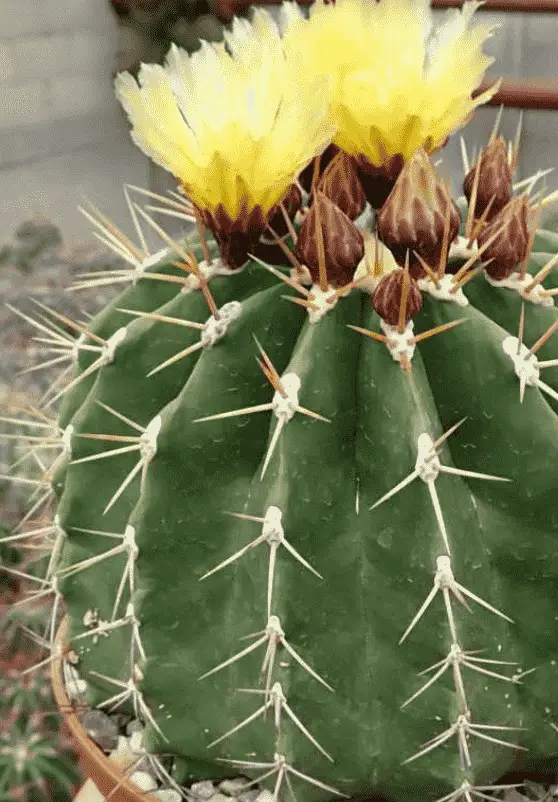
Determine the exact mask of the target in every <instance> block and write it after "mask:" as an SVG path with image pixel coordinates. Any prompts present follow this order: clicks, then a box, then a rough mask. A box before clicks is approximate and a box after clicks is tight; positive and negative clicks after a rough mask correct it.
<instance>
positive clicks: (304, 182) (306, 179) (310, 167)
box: [298, 144, 339, 192]
mask: <svg viewBox="0 0 558 802" xmlns="http://www.w3.org/2000/svg"><path fill="white" fill-rule="evenodd" d="M338 153H339V148H338V147H337V145H333V144H331V145H328V146H327V148H326V149H325V150H324V152H323V153H322V155H321V156H320V168H319V175H323V173H324V171H325V169H326V167H327V166H328V164H329V163H330V161H331V160H332V159H333V157H334V156H336V155H337V154H338ZM313 175H314V159H312V161H311V162H310V164H307V165H306V167H305V168H304V170H303V171H302V172H301V173H300V175H299V176H298V182H299V184H300V186H301V187H302V188H303V189H304V191H305V192H310V189H311V188H312V177H313Z"/></svg>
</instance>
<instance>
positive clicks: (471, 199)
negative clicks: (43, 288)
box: [30, 0, 558, 802]
mask: <svg viewBox="0 0 558 802" xmlns="http://www.w3.org/2000/svg"><path fill="white" fill-rule="evenodd" d="M475 6H476V4H475V3H472V4H471V3H467V4H465V6H464V7H463V9H462V10H461V11H455V12H448V13H449V16H448V19H447V21H446V22H445V23H443V25H442V27H441V28H440V29H438V30H437V31H436V36H435V37H434V38H433V40H432V42H431V44H430V46H429V48H428V54H429V61H428V66H427V68H425V69H426V72H424V74H423V62H424V53H425V45H424V40H423V35H424V31H425V30H428V25H427V22H428V14H429V9H428V3H427V2H426V0H424V2H423V1H422V0H421V2H418V3H417V2H411V0H382V2H381V3H379V4H373V3H372V4H366V3H364V2H362V3H361V2H360V0H337V2H336V3H335V4H334V5H321V4H319V5H316V6H314V7H313V8H312V10H311V13H310V15H309V18H308V19H305V18H303V16H302V15H300V14H299V13H298V12H297V10H296V6H294V4H289V3H285V4H284V5H283V7H282V15H283V17H282V27H281V31H280V32H279V29H278V28H277V27H276V25H275V23H273V22H272V21H271V19H270V18H269V17H268V15H267V14H266V13H265V12H262V11H257V12H255V14H254V16H253V19H252V22H251V23H246V22H242V23H238V24H235V25H233V28H232V32H230V33H227V34H226V37H225V38H226V44H227V47H228V50H226V49H225V48H222V47H220V46H210V45H204V46H202V48H201V50H200V51H198V53H196V54H194V55H193V56H191V57H188V56H187V55H185V54H184V53H182V52H181V51H180V50H179V49H177V48H173V49H171V51H170V53H169V56H168V62H167V66H166V67H162V66H159V65H144V66H143V67H142V70H141V71H140V75H139V81H140V85H139V86H138V84H136V82H135V80H134V79H132V78H131V77H130V76H126V75H123V76H119V79H118V81H117V94H118V97H119V99H120V100H121V102H122V103H123V105H124V107H125V109H126V111H127V112H128V114H129V116H130V119H131V121H132V124H133V132H132V135H133V138H134V141H135V142H136V143H137V144H138V145H139V146H140V147H141V148H142V149H143V150H145V152H146V153H148V154H149V155H150V156H151V157H152V158H153V159H155V160H156V161H158V162H159V163H160V164H162V165H163V166H164V167H165V168H166V169H168V170H169V171H171V172H172V173H173V174H174V175H175V176H176V177H177V179H178V182H179V188H180V193H179V194H175V195H174V196H173V199H172V200H167V206H166V210H167V212H168V213H169V214H174V215H182V216H183V217H184V218H186V219H189V220H191V221H195V222H196V227H197V233H196V234H194V235H190V237H189V238H186V239H185V240H183V241H179V242H175V241H173V240H172V239H171V238H170V237H168V235H166V233H165V231H164V229H163V228H162V227H161V226H160V225H159V224H158V223H156V222H155V221H154V220H153V218H152V217H151V216H150V215H149V214H148V213H147V211H146V210H145V209H142V208H141V206H140V205H139V203H135V202H132V201H131V200H130V197H129V195H128V194H127V200H128V202H129V206H130V210H131V212H132V217H133V221H134V224H135V228H136V231H137V235H138V243H134V242H132V241H131V240H130V239H129V238H128V237H126V236H125V235H123V234H122V233H120V232H118V231H116V230H115V229H114V227H113V226H112V225H111V224H110V222H109V221H107V220H106V218H103V217H102V216H100V215H97V216H92V218H91V219H92V220H93V222H94V224H95V226H96V228H97V229H102V232H103V233H102V236H103V238H104V239H105V241H106V243H107V245H109V246H110V247H112V248H113V249H114V250H116V251H118V252H119V253H120V255H122V256H123V258H124V259H126V261H127V262H128V263H129V267H127V268H122V269H121V270H117V271H114V272H112V273H111V274H109V275H107V276H105V277H102V276H101V277H98V276H92V277H90V278H89V279H87V280H83V281H82V282H81V284H80V285H78V286H86V285H87V286H92V285H95V284H102V283H103V282H111V281H114V282H122V283H128V284H129V286H128V288H127V289H125V290H124V291H123V293H122V294H121V295H120V296H119V297H118V298H117V299H116V300H115V301H114V302H112V303H111V304H109V305H108V306H107V307H106V308H105V309H104V310H102V311H101V312H100V313H99V315H98V316H97V317H96V318H94V319H93V320H91V321H88V322H87V325H82V324H80V323H73V324H72V326H73V329H74V331H75V336H76V339H75V340H73V341H72V342H68V338H66V340H65V342H64V343H62V342H60V341H59V340H60V337H61V336H62V335H60V334H59V333H58V334H57V331H58V330H57V327H56V322H57V320H58V318H57V317H56V315H57V313H56V312H54V311H53V312H51V313H50V321H51V322H50V324H49V323H48V322H47V323H44V320H46V319H47V318H48V315H46V316H43V319H42V322H41V323H39V321H37V326H39V325H45V326H46V327H47V328H49V330H50V331H51V334H50V335H49V336H50V337H51V338H52V339H54V340H58V341H59V344H58V348H59V349H61V350H64V349H65V350H66V352H68V353H70V352H71V355H72V358H74V361H75V369H74V373H73V375H71V376H70V375H68V374H66V375H67V380H66V384H65V385H63V384H60V385H59V386H58V387H55V388H53V391H52V393H50V394H49V397H48V400H47V401H46V402H45V405H46V408H47V409H48V410H49V414H52V410H53V409H54V408H55V407H56V404H58V402H60V403H59V406H58V414H57V418H56V426H55V433H54V434H52V435H50V436H51V438H52V439H56V438H58V442H59V445H60V454H59V457H58V458H57V460H56V462H55V465H54V467H53V468H51V469H50V470H49V473H48V477H46V478H45V477H43V478H44V482H45V483H46V484H48V485H49V487H52V489H53V492H54V494H55V495H56V499H57V508H56V517H55V519H54V522H53V524H52V529H51V532H50V535H49V536H50V537H51V542H52V547H53V552H52V555H51V558H50V559H49V563H48V567H47V568H46V573H45V580H46V584H44V583H43V584H42V585H41V587H40V588H38V589H37V594H39V593H50V594H51V596H52V599H53V601H54V606H55V608H56V605H58V609H60V604H61V603H62V599H63V601H64V605H65V608H66V610H67V612H68V617H69V647H71V649H72V650H73V651H74V652H75V654H76V655H77V656H78V658H79V670H80V672H81V675H82V677H83V678H84V679H86V680H87V682H88V700H89V702H90V703H91V704H92V705H95V706H99V707H102V708H104V709H110V710H112V709H116V708H120V707H124V708H127V709H129V710H132V709H133V710H134V711H135V712H136V714H137V715H139V716H140V717H141V718H142V719H143V720H144V721H145V723H146V725H147V731H146V743H147V745H148V747H149V749H150V751H151V752H152V753H157V751H160V752H162V751H164V752H171V753H172V754H174V755H176V756H177V758H179V759H180V764H181V767H182V768H181V771H182V774H181V776H182V780H183V781H184V782H186V783H187V782H188V781H196V780H203V779H206V778H217V777H227V776H231V775H233V776H234V775H237V774H238V773H239V772H240V773H242V774H243V775H245V776H246V785H247V786H250V785H253V784H254V783H256V782H258V783H260V784H262V785H264V786H265V787H268V788H269V789H270V790H271V791H272V792H273V799H274V800H277V799H279V798H280V799H286V798H288V795H289V793H290V792H294V793H297V792H299V791H300V794H301V798H304V799H305V800H316V802H327V801H328V800H333V799H336V798H340V797H352V798H358V799H363V798H365V797H366V796H367V795H370V794H371V793H372V792H381V793H382V794H384V795H385V796H386V797H388V798H389V799H390V800H404V799H405V800H406V799H409V798H411V799H424V800H430V801H432V800H435V799H437V798H438V799H443V800H446V802H457V800H461V799H464V800H468V802H470V800H472V799H477V798H478V799H487V798H488V799H490V798H491V792H492V791H493V790H497V789H498V788H502V787H505V786H503V785H498V782H499V778H501V777H502V776H503V775H504V774H505V773H506V772H507V771H508V769H510V767H511V766H512V765H513V766H516V767H517V766H520V767H522V768H523V769H524V770H528V769H529V768H533V767H537V766H540V765H543V764H546V765H547V766H548V765H550V766H551V770H552V771H555V770H556V769H557V768H558V763H557V755H558V733H557V726H556V723H557V718H556V716H557V713H556V709H555V700H554V696H555V694H554V689H555V687H556V681H557V677H558V666H557V663H556V645H555V638H556V633H557V625H556V620H557V619H556V610H557V602H558V590H557V588H558V585H557V581H556V580H557V577H558V560H557V557H556V548H555V540H556V534H557V532H558V523H557V519H556V515H555V514H554V512H553V507H552V502H553V491H555V489H556V487H557V486H558V475H557V467H556V466H557V462H556V459H555V453H556V450H555V449H556V445H557V444H558V426H557V418H556V413H557V406H556V402H557V401H558V370H557V367H558V346H557V342H558V340H557V337H556V336H555V332H556V329H557V328H558V322H557V316H556V311H555V307H554V300H553V299H554V295H555V294H556V287H557V281H556V276H555V274H553V273H552V268H553V267H554V266H555V264H556V263H557V262H558V257H557V256H555V255H554V254H555V253H556V251H557V250H558V248H557V247H556V246H557V245H558V237H557V236H556V235H554V234H552V232H548V231H547V230H546V229H544V228H542V229H540V228H539V229H537V225H538V223H539V217H540V214H541V212H542V211H543V210H544V209H545V208H546V207H547V206H549V205H550V203H551V202H552V201H553V200H554V197H555V196H554V194H551V195H547V196H544V194H540V195H539V196H538V197H536V196H535V195H534V187H535V185H536V183H537V180H539V179H540V177H541V174H537V175H536V176H534V177H533V178H532V179H529V180H528V181H524V182H519V183H518V184H516V185H515V186H512V181H513V174H514V171H515V168H516V163H517V149H518V144H519V136H518V138H517V140H516V143H515V144H514V143H510V146H509V147H508V145H507V144H506V143H505V142H503V140H502V139H501V138H500V137H499V136H498V125H497V124H496V125H495V127H494V131H493V133H492V135H491V138H490V141H489V143H488V145H487V147H486V149H484V150H483V151H482V153H481V154H479V155H478V157H477V158H476V159H473V163H472V164H470V163H469V161H468V156H467V153H466V148H465V147H464V167H465V172H466V177H465V181H464V191H465V196H464V197H461V198H457V199H456V200H455V201H454V200H453V199H452V195H451V193H450V188H449V186H448V185H447V183H446V182H445V181H444V180H443V176H441V175H440V174H439V173H438V172H437V171H436V170H435V168H434V166H433V163H432V159H431V154H432V153H433V152H434V151H435V150H436V149H438V148H440V147H441V146H442V145H443V144H444V142H445V140H446V139H447V137H448V135H449V134H451V133H452V132H453V131H454V130H455V129H456V128H458V127H460V126H461V125H462V124H463V123H464V122H465V121H466V120H467V118H468V117H469V116H470V115H471V113H472V112H473V111H474V108H475V107H476V106H477V105H479V104H480V103H482V102H484V101H486V100H487V99H489V98H490V97H491V96H492V95H493V93H494V91H495V88H494V87H493V88H492V89H490V90H487V91H486V92H485V93H484V94H482V95H479V96H477V97H476V98H475V99H474V100H472V99H471V97H472V93H473V90H474V89H475V87H476V86H477V85H478V84H479V83H480V80H481V78H482V74H483V72H484V70H485V69H486V67H487V66H488V63H489V59H487V58H486V57H485V56H483V55H482V52H481V46H482V44H483V42H484V40H485V39H486V38H487V36H488V35H489V34H490V32H491V30H490V28H488V27H485V26H477V27H474V28H471V27H470V22H471V16H472V12H473V11H474V9H475ZM332 37H337V38H336V41H337V45H336V47H333V48H331V47H329V46H328V42H331V41H332ZM340 42H342V43H343V44H344V43H345V42H347V43H348V44H347V47H346V49H343V47H342V46H341V45H340V44H339V43H340ZM371 42H372V45H373V46H372V45H371ZM388 55H389V58H390V59H391V61H390V63H389V65H388V66H387V67H386V64H387V62H388V61H389V59H388ZM394 63H395V64H397V65H398V69H395V68H394V67H393V64H394ZM417 65H418V67H417ZM399 67H400V69H399ZM351 70H352V72H351ZM328 76H329V77H328ZM378 76H379V77H378ZM382 81H383V83H382ZM373 86H383V89H384V90H385V91H384V92H383V93H381V92H379V91H378V92H375V93H374V92H372V89H371V87H373ZM364 89H367V91H368V94H366V93H365V92H364ZM402 98H404V99H405V100H402ZM403 107H404V109H405V110H406V111H404V110H402V108H403ZM214 120H215V122H214ZM186 123H187V124H186ZM365 123H366V124H365ZM502 143H503V146H504V153H505V163H506V164H507V166H508V167H509V171H506V170H496V169H494V165H493V163H492V161H491V159H493V158H499V159H501V152H502ZM328 145H329V146H330V147H332V148H333V152H332V151H331V150H330V155H331V159H330V161H329V163H328V164H327V166H326V168H325V169H324V170H323V173H320V158H319V154H320V153H321V152H322V151H323V150H324V149H325V148H326V147H327V146H328ZM494 154H496V156H494ZM312 160H314V161H313V162H312ZM309 163H313V165H314V167H313V170H312V172H313V180H312V184H311V186H310V192H309V193H307V192H304V191H302V188H301V187H300V185H299V184H298V183H297V180H296V178H297V175H299V174H300V171H301V170H303V169H306V168H307V165H308V164H309ZM336 171H337V172H336ZM335 175H337V178H335ZM332 176H333V177H332ZM498 177H500V180H501V181H504V182H507V185H505V186H501V185H500V184H498ZM293 184H295V186H297V187H298V195H297V192H296V191H294V190H292V186H293ZM144 192H145V191H144ZM362 193H364V196H365V198H366V201H367V206H366V209H365V211H364V213H363V214H360V212H361V209H362V203H361V201H362ZM147 194H148V196H149V193H147ZM283 197H285V198H287V197H288V199H289V202H288V203H287V202H285V204H282V203H281V200H282V198H283ZM297 197H299V198H300V203H301V208H299V209H298V210H297V208H296V207H297V205H298V203H297V202H295V201H296V198H297ZM493 198H496V200H497V203H496V204H495V203H494V200H493ZM161 200H164V199H160V200H159V203H161ZM287 206H289V213H288V214H287V208H286V207H287ZM158 209H159V212H161V211H163V212H164V211H165V207H161V206H159V207H158ZM282 209H284V211H285V218H284V224H285V231H286V234H285V235H283V236H282V237H281V238H279V237H276V238H275V243H276V246H277V248H276V249H277V250H278V251H279V253H280V254H281V256H282V258H279V259H278V260H277V261H276V262H275V263H274V264H268V263H265V262H264V261H263V260H261V259H258V258H255V257H254V255H253V252H254V250H255V248H256V247H257V246H258V241H259V239H260V237H261V236H262V235H264V234H265V236H266V237H267V239H268V240H269V237H270V234H271V235H273V231H274V230H275V229H274V225H275V224H276V222H280V220H281V218H279V217H278V212H281V213H282ZM270 220H273V221H274V225H272V226H271V227H266V226H267V222H268V221H270ZM145 223H147V224H149V225H150V226H151V227H152V228H153V229H154V230H155V231H156V232H157V233H158V234H159V235H160V237H161V238H162V240H163V241H164V243H165V248H164V249H163V250H162V251H161V252H158V253H155V254H150V253H149V252H148V250H147V245H146V242H145V237H144V233H143V228H142V225H145ZM270 228H271V229H272V230H271V231H270ZM276 233H277V232H276ZM543 281H544V282H545V284H544V287H543V285H542V282H543ZM65 322H66V324H68V321H67V319H66V320H65ZM30 425H31V424H30ZM37 425H38V424H37ZM42 442H44V443H46V439H45V440H43V441H42ZM45 588H46V590H45ZM55 620H56V612H53V616H52V626H51V638H53V633H54V622H55ZM53 643H54V640H53ZM59 658H60V652H59V651H58V650H57V649H55V648H54V647H53V654H52V656H51V657H50V658H47V661H48V660H49V659H59Z"/></svg>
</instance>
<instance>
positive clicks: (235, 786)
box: [219, 777, 249, 796]
mask: <svg viewBox="0 0 558 802" xmlns="http://www.w3.org/2000/svg"><path fill="white" fill-rule="evenodd" d="M247 782H249V780H246V779H245V778H244V777H235V779H234V780H223V782H221V783H219V790H220V791H222V792H223V793H224V794H229V796H236V795H237V794H239V793H240V792H241V791H242V790H243V789H244V790H246V783H247Z"/></svg>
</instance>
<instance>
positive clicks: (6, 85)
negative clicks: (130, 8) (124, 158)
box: [0, 0, 121, 169]
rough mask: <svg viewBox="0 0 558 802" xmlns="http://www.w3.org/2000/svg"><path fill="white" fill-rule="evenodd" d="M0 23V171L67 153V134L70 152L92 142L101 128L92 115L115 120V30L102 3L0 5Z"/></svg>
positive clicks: (52, 0) (3, 0) (54, 0)
mask: <svg viewBox="0 0 558 802" xmlns="http://www.w3.org/2000/svg"><path fill="white" fill-rule="evenodd" d="M0 19H1V20H2V25H1V26H0V131H1V133H2V136H1V138H0V169H1V168H2V167H3V166H4V167H5V166H6V165H8V164H16V163H19V162H20V161H22V160H23V161H27V162H29V161H32V160H33V159H34V158H36V157H39V156H41V157H42V156H45V155H55V154H60V153H64V152H67V151H68V150H71V149H72V147H73V145H72V138H71V137H70V136H69V135H68V131H69V130H71V131H75V134H76V136H75V147H81V146H82V145H83V144H84V141H86V142H93V141H98V140H96V139H95V138H96V137H97V136H98V134H99V131H100V130H103V129H105V128H106V126H103V125H99V121H98V117H99V115H101V116H103V117H106V118H107V120H108V119H109V118H112V119H113V120H115V119H116V118H117V117H118V115H120V114H121V111H120V108H119V106H118V104H117V102H116V100H115V98H114V93H113V90H112V80H111V74H112V71H113V69H114V67H115V54H116V48H117V41H118V28H117V21H116V17H115V15H114V13H113V11H112V9H111V8H110V6H109V1H108V0H0ZM79 119H82V127H81V128H80V126H79V125H77V122H78V120H79ZM92 120H95V125H92V124H91V123H92ZM68 122H71V123H72V125H71V126H70V127H69V128H68ZM41 127H44V134H45V137H48V138H46V139H45V137H41ZM57 132H58V133H57ZM26 142H28V145H29V147H28V149H27V150H26V149H25V147H24V144H25V143H26Z"/></svg>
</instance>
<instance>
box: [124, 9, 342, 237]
mask: <svg viewBox="0 0 558 802" xmlns="http://www.w3.org/2000/svg"><path fill="white" fill-rule="evenodd" d="M225 38H226V41H227V45H228V48H229V51H230V52H227V50H226V49H225V45H224V44H223V43H220V44H208V43H207V42H203V43H202V46H201V49H200V50H198V51H197V52H195V53H193V54H192V55H189V54H188V53H187V52H186V51H185V50H182V49H179V48H178V47H176V45H173V46H172V47H171V49H170V51H169V53H168V55H167V60H166V63H165V66H160V65H156V64H143V65H142V67H141V69H140V72H139V76H138V77H139V85H138V84H137V83H136V81H135V79H134V78H133V77H132V76H131V75H130V74H129V73H122V74H120V75H118V76H117V78H116V81H115V88H116V94H117V97H118V99H119V100H120V102H121V103H122V105H123V107H124V108H125V110H126V112H127V113H128V116H129V118H130V120H131V122H132V125H133V130H132V138H133V140H134V142H135V143H136V144H137V145H138V146H139V147H140V148H141V149H142V150H143V151H144V152H145V153H146V154H147V155H148V156H150V157H151V158H152V159H153V161H155V162H157V164H160V165H161V166H163V167H164V168H166V169H167V170H169V171H170V172H171V173H172V174H173V175H174V176H176V178H177V179H178V180H179V181H180V182H181V184H182V185H183V186H184V189H185V192H186V193H187V195H188V196H189V197H190V199H191V200H192V201H193V203H195V204H196V206H198V208H200V209H201V210H204V211H206V212H208V213H210V214H213V213H214V212H216V210H217V209H218V207H222V209H223V210H224V211H225V213H226V214H227V215H228V217H229V218H230V220H232V221H234V220H236V219H237V218H238V217H239V216H240V215H241V214H245V213H246V210H251V209H254V208H255V207H261V209H262V212H263V213H264V215H265V214H267V212H269V210H270V209H271V208H272V207H273V205H274V204H275V203H276V202H277V201H278V200H279V199H280V198H281V196H282V195H283V194H284V193H285V191H286V190H287V188H288V186H289V184H291V183H292V181H293V180H294V178H295V176H296V175H297V173H298V172H299V171H300V170H301V169H302V168H303V167H304V166H305V165H306V164H308V162H309V161H310V160H311V159H312V158H313V157H314V156H315V155H316V154H317V153H319V152H320V151H321V150H323V149H324V148H325V147H326V145H327V144H328V143H329V142H330V141H331V137H332V135H333V132H334V129H333V125H332V123H331V122H329V120H328V116H327V115H328V108H327V106H328V92H327V86H328V84H329V79H327V78H326V77H322V78H319V77H316V79H315V80H313V79H311V80H310V81H304V82H303V84H302V85H301V84H300V82H298V81H297V80H296V67H293V65H291V64H290V63H288V61H287V60H286V58H285V54H284V52H283V44H282V40H281V38H280V36H279V31H278V29H277V26H276V24H275V22H274V21H273V20H272V18H271V17H270V16H269V15H268V13H267V12H265V11H261V10H257V11H256V12H255V13H254V16H253V19H252V22H251V23H250V22H248V21H247V20H239V19H236V20H235V21H234V24H233V28H232V31H231V32H227V33H226V34H225ZM219 213H220V214H222V210H220V212H219Z"/></svg>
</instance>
